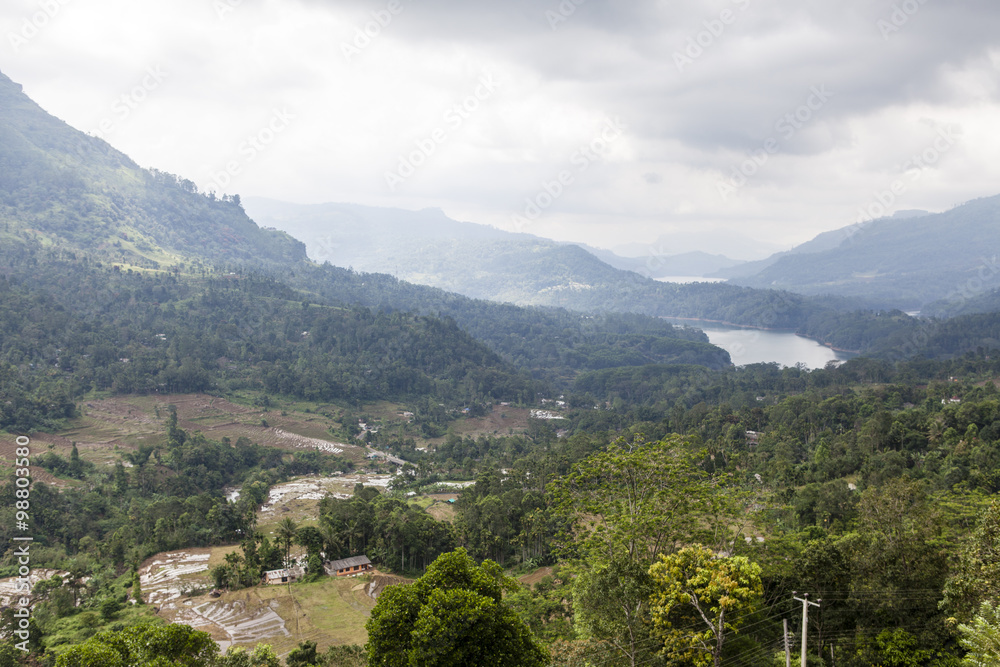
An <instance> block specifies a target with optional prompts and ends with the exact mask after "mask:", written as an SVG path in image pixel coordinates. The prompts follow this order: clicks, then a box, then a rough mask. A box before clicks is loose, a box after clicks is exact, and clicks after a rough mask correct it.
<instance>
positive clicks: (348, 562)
mask: <svg viewBox="0 0 1000 667" xmlns="http://www.w3.org/2000/svg"><path fill="white" fill-rule="evenodd" d="M323 569H324V570H326V573H327V574H328V575H330V576H331V577H333V576H337V577H356V576H357V575H359V574H362V573H364V572H367V571H368V570H370V569H372V562H371V561H370V560H368V556H353V557H351V558H341V559H340V560H332V561H329V562H327V563H325V564H324V565H323Z"/></svg>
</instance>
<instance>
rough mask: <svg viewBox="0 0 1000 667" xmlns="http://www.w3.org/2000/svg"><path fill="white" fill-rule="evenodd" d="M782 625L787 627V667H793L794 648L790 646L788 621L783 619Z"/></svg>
mask: <svg viewBox="0 0 1000 667" xmlns="http://www.w3.org/2000/svg"><path fill="white" fill-rule="evenodd" d="M781 624H782V625H784V626H785V667H792V647H791V646H789V645H788V619H787V618H783V619H781Z"/></svg>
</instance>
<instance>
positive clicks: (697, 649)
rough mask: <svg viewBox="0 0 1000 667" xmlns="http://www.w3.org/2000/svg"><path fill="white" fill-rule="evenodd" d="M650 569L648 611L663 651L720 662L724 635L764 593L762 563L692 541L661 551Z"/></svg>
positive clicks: (699, 663) (705, 662) (675, 656)
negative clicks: (670, 551)
mask: <svg viewBox="0 0 1000 667" xmlns="http://www.w3.org/2000/svg"><path fill="white" fill-rule="evenodd" d="M649 573H650V576H652V578H653V581H654V582H655V585H656V591H655V593H654V594H653V602H652V605H651V607H650V615H651V617H652V619H653V623H654V625H655V626H656V628H657V629H658V630H659V632H660V633H661V635H662V637H663V643H664V646H663V653H664V654H665V655H666V656H669V657H670V658H671V659H674V660H683V661H690V663H691V664H693V665H696V666H698V667H701V666H702V665H714V666H715V667H719V665H720V664H721V662H722V648H723V645H724V643H725V640H726V638H727V637H728V636H731V635H733V634H735V633H736V631H737V628H738V627H739V625H740V623H741V622H742V621H743V620H744V619H745V618H746V616H747V615H748V614H749V613H750V612H751V611H752V610H753V609H754V607H755V605H756V604H757V603H758V602H759V601H760V598H761V596H762V595H763V592H764V591H763V585H762V583H761V578H760V574H761V569H760V566H759V565H757V564H756V563H752V562H750V560H749V559H747V558H745V557H743V556H731V557H728V558H722V557H719V556H717V555H716V554H715V553H714V552H712V551H711V550H710V549H706V548H705V547H702V546H700V545H695V546H692V547H686V548H684V549H681V550H680V551H678V552H677V553H675V554H671V555H669V556H661V557H660V560H659V562H657V563H655V564H654V565H653V566H652V567H651V568H650V569H649Z"/></svg>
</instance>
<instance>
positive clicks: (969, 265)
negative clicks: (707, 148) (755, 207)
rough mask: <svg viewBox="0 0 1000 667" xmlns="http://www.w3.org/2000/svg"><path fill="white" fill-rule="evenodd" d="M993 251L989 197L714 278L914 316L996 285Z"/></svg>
mask: <svg viewBox="0 0 1000 667" xmlns="http://www.w3.org/2000/svg"><path fill="white" fill-rule="evenodd" d="M998 252H1000V196H994V197H986V198H981V199H976V200H973V201H970V202H968V203H966V204H963V205H961V206H958V207H956V208H953V209H951V210H949V211H946V212H944V213H936V214H930V213H926V212H924V211H906V212H901V213H900V214H897V215H895V216H893V217H891V218H880V219H878V220H873V221H871V222H868V223H865V224H861V225H852V226H851V227H845V228H844V229H840V230H835V231H832V232H826V233H824V234H821V235H819V236H817V237H816V238H815V239H813V240H812V241H809V242H808V243H805V244H802V245H800V246H798V247H796V248H794V249H793V250H791V251H789V252H787V253H782V254H780V255H776V256H773V257H771V258H769V259H768V260H765V261H763V262H760V263H753V262H752V263H748V264H745V265H742V266H739V267H736V268H735V269H729V270H724V271H721V272H719V274H718V275H721V276H727V277H731V278H732V282H735V283H737V284H740V285H746V286H750V287H757V288H762V287H768V288H774V289H785V290H790V291H794V292H799V293H801V294H810V295H819V294H836V295H841V296H852V297H864V298H868V299H871V300H872V301H875V302H881V303H884V304H891V305H893V306H895V307H899V308H904V309H919V308H920V307H921V306H922V305H923V304H926V303H929V302H931V301H935V300H938V299H942V298H944V297H946V296H947V295H949V294H951V293H953V292H955V291H956V290H961V289H962V286H963V285H966V284H967V283H968V282H969V281H973V283H977V281H983V280H986V281H993V284H995V285H996V284H1000V272H995V271H994V267H995V266H996V256H997V253H998ZM984 276H985V277H984ZM987 288H988V287H987Z"/></svg>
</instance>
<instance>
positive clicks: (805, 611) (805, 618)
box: [792, 591, 822, 667]
mask: <svg viewBox="0 0 1000 667" xmlns="http://www.w3.org/2000/svg"><path fill="white" fill-rule="evenodd" d="M792 599H793V600H798V601H799V602H801V603H802V667H806V630H807V629H808V628H809V605H812V606H814V607H818V606H819V603H820V602H822V600H817V601H816V602H812V601H811V600H810V599H809V594H808V593H803V594H802V597H800V598H797V597H795V591H792Z"/></svg>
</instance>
